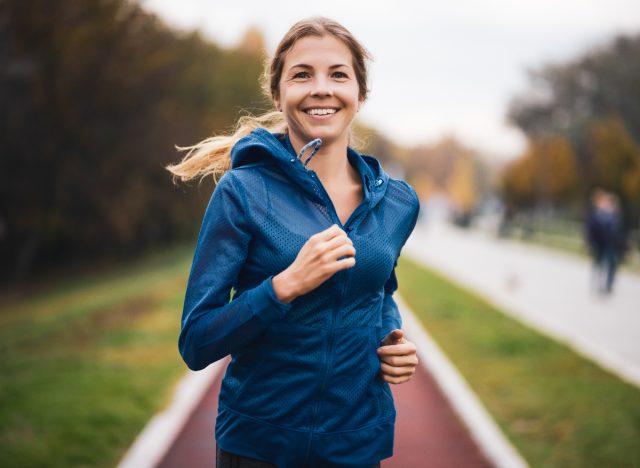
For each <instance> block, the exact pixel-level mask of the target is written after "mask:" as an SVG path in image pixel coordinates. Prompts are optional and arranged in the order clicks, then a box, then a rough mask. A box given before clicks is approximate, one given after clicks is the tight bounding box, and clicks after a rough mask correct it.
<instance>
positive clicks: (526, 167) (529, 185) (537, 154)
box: [503, 135, 578, 204]
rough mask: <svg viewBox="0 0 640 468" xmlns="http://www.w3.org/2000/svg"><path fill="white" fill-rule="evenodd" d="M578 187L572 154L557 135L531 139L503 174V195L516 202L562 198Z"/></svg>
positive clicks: (568, 196)
mask: <svg viewBox="0 0 640 468" xmlns="http://www.w3.org/2000/svg"><path fill="white" fill-rule="evenodd" d="M577 188H578V169H577V163H576V156H575V153H574V151H573V149H572V148H571V145H570V144H569V142H568V141H567V140H566V138H564V137H562V136H559V135H554V136H551V137H538V138H535V139H532V140H530V142H529V146H528V148H527V149H526V151H525V152H524V153H523V154H522V155H521V156H520V157H519V158H518V159H516V160H515V161H514V162H513V163H511V164H510V165H509V166H507V168H506V169H505V172H504V174H503V189H504V191H505V194H506V195H507V196H508V197H510V198H511V199H513V201H515V202H516V203H518V204H533V203H534V202H535V201H538V200H547V201H553V202H559V201H563V200H566V199H568V198H570V197H571V196H572V195H573V194H574V193H576V190H577Z"/></svg>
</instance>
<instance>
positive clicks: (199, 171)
mask: <svg viewBox="0 0 640 468" xmlns="http://www.w3.org/2000/svg"><path fill="white" fill-rule="evenodd" d="M258 127H262V128H265V129H267V130H269V131H271V132H283V131H285V129H286V125H285V122H284V119H283V117H282V114H281V113H280V112H277V111H271V112H267V113H266V114H262V115H258V116H254V115H243V116H242V117H240V118H239V119H238V122H237V123H236V126H235V130H234V132H233V133H232V134H228V135H216V136H212V137H209V138H207V139H205V140H202V141H201V142H200V143H196V144H195V145H193V146H176V149H177V150H179V151H188V152H187V154H186V156H185V157H184V158H183V159H182V161H180V162H179V163H176V164H170V165H168V166H165V169H167V170H168V171H169V172H171V173H172V174H173V183H174V184H177V180H180V181H182V182H188V181H190V180H192V179H195V178H197V177H199V178H200V181H199V182H202V180H203V179H204V178H205V177H207V176H209V175H211V176H212V177H213V180H214V181H215V183H216V184H217V183H218V180H220V177H222V175H223V174H224V173H225V172H226V171H228V170H229V169H230V168H231V148H233V145H235V144H236V142H237V141H238V140H239V139H240V138H242V137H244V136H246V135H248V134H249V133H251V132H252V131H253V130H255V129H256V128H258Z"/></svg>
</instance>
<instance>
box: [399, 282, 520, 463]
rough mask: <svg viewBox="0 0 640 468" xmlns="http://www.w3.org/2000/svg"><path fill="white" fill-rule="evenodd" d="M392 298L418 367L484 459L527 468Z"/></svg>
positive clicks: (408, 311)
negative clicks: (441, 394)
mask: <svg viewBox="0 0 640 468" xmlns="http://www.w3.org/2000/svg"><path fill="white" fill-rule="evenodd" d="M393 298H394V300H395V301H396V303H397V304H398V308H399V309H400V312H401V314H402V319H403V329H404V330H405V331H406V333H407V336H408V337H409V338H410V339H411V340H412V341H413V342H414V343H415V345H416V347H417V348H418V358H419V359H420V363H421V364H422V365H423V366H424V368H425V369H426V370H427V371H428V372H429V373H430V374H431V375H432V376H433V378H434V379H435V381H436V383H437V384H438V386H439V387H440V389H441V390H442V393H443V394H444V396H445V397H446V398H447V399H448V400H449V402H450V403H451V406H452V407H453V409H454V410H455V411H456V413H457V414H458V415H459V416H460V418H461V419H462V421H463V422H464V424H465V425H466V426H467V428H468V430H469V433H470V434H471V437H472V438H473V440H474V441H475V442H476V443H477V444H478V446H479V447H480V449H481V450H482V452H483V453H484V455H485V456H486V457H487V459H488V460H489V461H490V462H491V463H492V465H494V466H496V467H497V468H525V467H528V466H529V465H528V464H527V462H526V461H525V460H524V458H523V457H522V455H520V453H518V451H517V450H516V448H515V447H514V446H513V445H512V444H511V442H510V441H509V440H508V439H507V438H506V436H505V435H504V434H503V433H502V431H501V430H500V428H499V427H498V425H497V424H496V422H495V421H494V420H493V418H492V417H491V415H490V414H489V412H488V411H487V410H486V408H485V407H484V405H483V404H482V402H481V401H480V400H479V399H478V397H477V396H476V394H475V393H474V392H473V390H471V387H469V384H468V383H467V382H466V381H465V379H464V377H462V375H461V374H460V373H459V372H458V370H457V369H456V368H455V366H454V365H453V364H452V363H451V361H449V359H448V358H447V356H446V355H445V354H444V353H443V352H442V350H441V349H440V347H439V346H438V345H437V344H436V342H435V341H434V340H433V339H432V338H431V337H430V336H429V334H428V332H427V331H426V330H425V329H424V327H423V326H422V325H421V324H420V322H419V321H418V319H417V318H416V316H415V314H414V313H413V311H412V310H411V309H410V308H409V306H408V305H407V304H406V303H405V302H404V301H403V300H402V297H400V294H399V293H397V292H396V293H395V294H394V296H393Z"/></svg>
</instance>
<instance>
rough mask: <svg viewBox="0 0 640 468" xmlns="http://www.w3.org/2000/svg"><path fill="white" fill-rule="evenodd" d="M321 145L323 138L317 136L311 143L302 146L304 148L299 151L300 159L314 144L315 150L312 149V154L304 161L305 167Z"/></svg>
mask: <svg viewBox="0 0 640 468" xmlns="http://www.w3.org/2000/svg"><path fill="white" fill-rule="evenodd" d="M320 145H322V140H321V139H320V138H316V139H315V140H311V141H310V142H309V143H307V144H306V145H304V146H303V147H302V149H301V150H300V153H298V160H300V161H301V158H302V156H303V155H304V153H305V151H307V150H308V149H309V147H311V146H314V148H313V151H311V154H310V155H309V157H308V158H307V159H306V161H304V162H303V163H302V164H303V165H304V167H307V164H308V163H309V161H311V158H312V157H313V155H314V154H316V153H317V152H318V150H319V149H320Z"/></svg>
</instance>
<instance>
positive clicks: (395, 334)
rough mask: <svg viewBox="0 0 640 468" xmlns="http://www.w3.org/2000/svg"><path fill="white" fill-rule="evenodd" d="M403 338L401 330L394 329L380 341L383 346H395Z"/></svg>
mask: <svg viewBox="0 0 640 468" xmlns="http://www.w3.org/2000/svg"><path fill="white" fill-rule="evenodd" d="M403 336H404V332H403V331H402V330H399V329H396V330H392V331H391V332H390V333H388V334H387V336H385V338H384V340H382V345H383V346H388V345H392V344H395V343H396V342H398V341H399V340H401V339H402V338H403Z"/></svg>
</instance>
